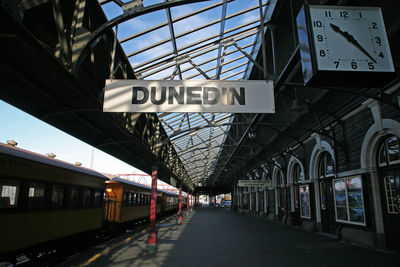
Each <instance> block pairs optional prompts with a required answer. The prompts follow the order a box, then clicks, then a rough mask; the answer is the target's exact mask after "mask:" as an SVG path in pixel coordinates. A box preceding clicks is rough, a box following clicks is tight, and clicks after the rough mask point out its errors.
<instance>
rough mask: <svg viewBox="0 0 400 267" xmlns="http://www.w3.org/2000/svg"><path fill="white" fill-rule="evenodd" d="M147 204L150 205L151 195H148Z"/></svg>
mask: <svg viewBox="0 0 400 267" xmlns="http://www.w3.org/2000/svg"><path fill="white" fill-rule="evenodd" d="M146 205H147V206H148V205H150V196H149V195H146Z"/></svg>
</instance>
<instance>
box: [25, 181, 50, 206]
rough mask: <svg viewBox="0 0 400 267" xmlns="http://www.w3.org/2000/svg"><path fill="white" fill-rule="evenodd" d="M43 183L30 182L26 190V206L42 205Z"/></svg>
mask: <svg viewBox="0 0 400 267" xmlns="http://www.w3.org/2000/svg"><path fill="white" fill-rule="evenodd" d="M45 187H46V186H45V184H44V183H33V182H32V183H30V184H29V192H28V208H41V207H43V206H44V190H45Z"/></svg>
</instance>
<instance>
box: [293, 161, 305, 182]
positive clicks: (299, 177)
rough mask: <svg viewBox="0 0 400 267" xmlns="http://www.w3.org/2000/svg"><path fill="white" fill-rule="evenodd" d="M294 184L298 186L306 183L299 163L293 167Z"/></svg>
mask: <svg viewBox="0 0 400 267" xmlns="http://www.w3.org/2000/svg"><path fill="white" fill-rule="evenodd" d="M292 178H293V183H295V184H298V183H301V182H302V181H304V173H303V171H302V169H301V167H300V164H299V163H295V164H294V165H293V177H292Z"/></svg>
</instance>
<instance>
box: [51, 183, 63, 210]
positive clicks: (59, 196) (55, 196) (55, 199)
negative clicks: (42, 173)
mask: <svg viewBox="0 0 400 267" xmlns="http://www.w3.org/2000/svg"><path fill="white" fill-rule="evenodd" d="M63 203H64V186H63V185H59V184H53V186H52V188H51V206H52V207H62V206H63Z"/></svg>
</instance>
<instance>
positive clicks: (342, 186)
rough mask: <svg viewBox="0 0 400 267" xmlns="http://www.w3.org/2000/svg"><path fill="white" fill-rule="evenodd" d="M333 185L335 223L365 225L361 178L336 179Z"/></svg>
mask: <svg viewBox="0 0 400 267" xmlns="http://www.w3.org/2000/svg"><path fill="white" fill-rule="evenodd" d="M333 183H334V189H335V190H334V194H335V211H336V221H338V222H347V223H353V224H360V225H365V216H364V199H363V188H362V180H361V177H360V176H355V177H349V178H345V179H336V180H334V181H333Z"/></svg>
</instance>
